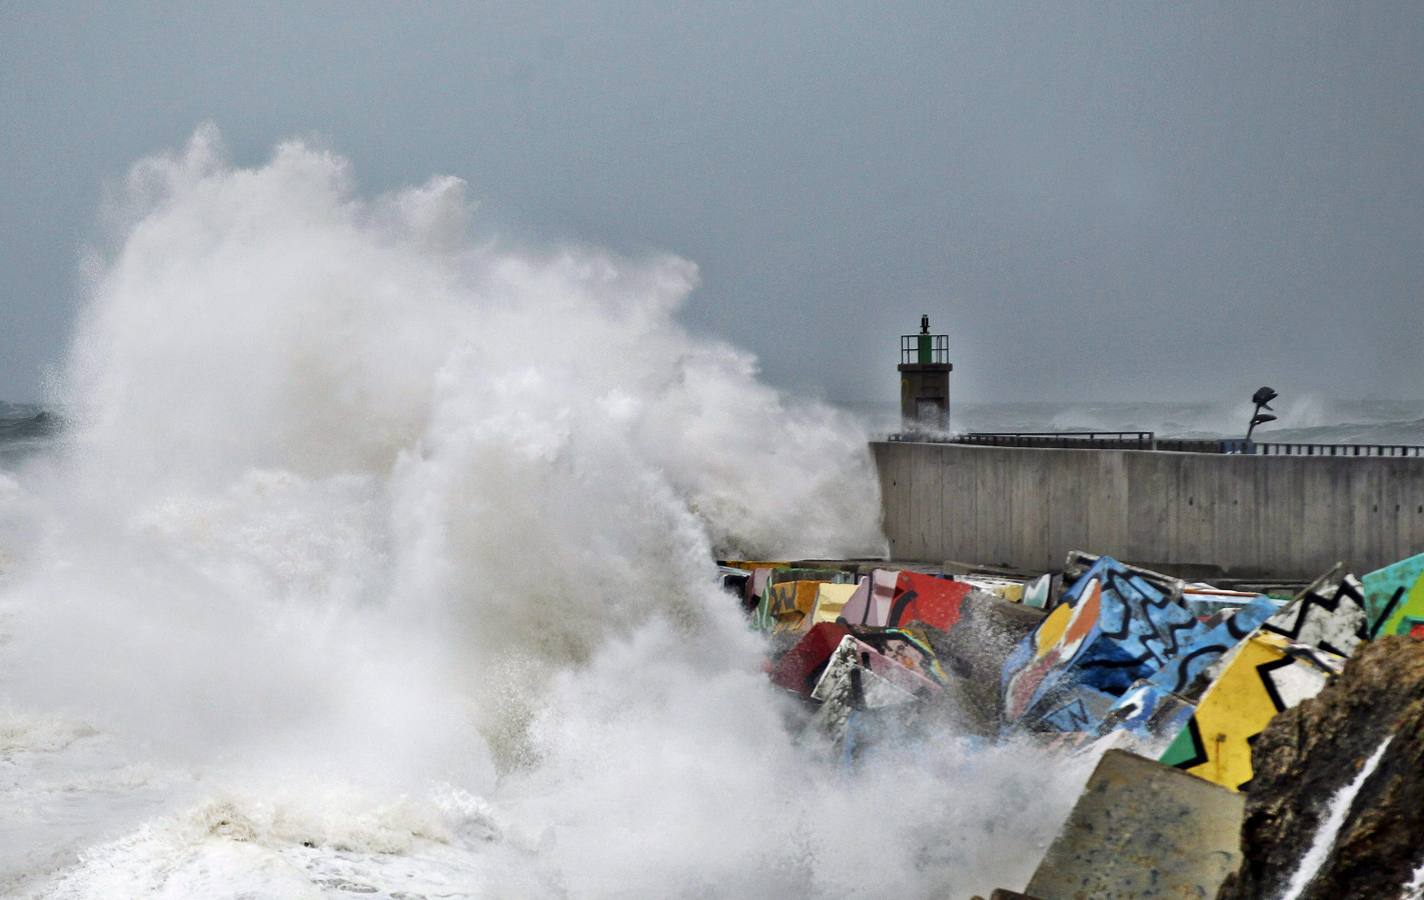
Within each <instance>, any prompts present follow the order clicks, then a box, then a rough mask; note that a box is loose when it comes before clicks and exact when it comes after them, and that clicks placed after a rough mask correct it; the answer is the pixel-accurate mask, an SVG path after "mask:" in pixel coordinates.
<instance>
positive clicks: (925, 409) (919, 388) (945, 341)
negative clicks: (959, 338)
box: [900, 315, 954, 434]
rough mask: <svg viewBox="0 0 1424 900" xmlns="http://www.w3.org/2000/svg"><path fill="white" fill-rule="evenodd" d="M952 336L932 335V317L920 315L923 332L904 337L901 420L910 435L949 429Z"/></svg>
mask: <svg viewBox="0 0 1424 900" xmlns="http://www.w3.org/2000/svg"><path fill="white" fill-rule="evenodd" d="M953 369H954V366H952V365H950V362H949V335H947V334H930V317H929V316H928V315H923V316H920V333H919V334H906V335H901V336H900V421H901V427H902V428H904V430H905V431H906V432H907V433H909V434H924V433H927V432H940V433H944V432H948V431H949V373H950V372H951V371H952V370H953Z"/></svg>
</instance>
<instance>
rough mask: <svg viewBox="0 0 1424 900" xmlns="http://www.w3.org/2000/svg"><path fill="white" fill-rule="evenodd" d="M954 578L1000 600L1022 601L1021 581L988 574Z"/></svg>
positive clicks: (1022, 585)
mask: <svg viewBox="0 0 1424 900" xmlns="http://www.w3.org/2000/svg"><path fill="white" fill-rule="evenodd" d="M954 580H955V581H962V582H964V583H965V584H967V585H969V586H970V587H972V588H974V589H975V590H977V591H983V592H984V593H986V594H992V595H993V596H995V597H998V598H999V599H1000V600H1007V601H1008V602H1010V603H1021V602H1023V598H1024V583H1023V582H1022V581H1011V580H1010V579H1007V578H995V577H993V576H990V575H964V576H956V577H955V579H954Z"/></svg>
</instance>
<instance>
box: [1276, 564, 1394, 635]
mask: <svg viewBox="0 0 1424 900" xmlns="http://www.w3.org/2000/svg"><path fill="white" fill-rule="evenodd" d="M1260 630H1261V631H1265V632H1270V633H1272V634H1278V635H1280V636H1281V637H1283V638H1285V639H1286V640H1287V641H1290V642H1291V643H1295V644H1306V645H1308V646H1311V647H1318V648H1319V649H1321V650H1324V651H1326V652H1327V653H1333V654H1335V655H1337V656H1349V655H1350V654H1351V653H1354V652H1355V648H1356V647H1358V646H1359V645H1360V642H1361V641H1364V640H1367V639H1368V638H1369V615H1368V614H1367V613H1366V612H1365V594H1364V588H1363V586H1362V585H1361V584H1360V580H1359V579H1358V578H1356V577H1355V576H1354V575H1342V574H1340V573H1339V569H1338V567H1337V569H1336V571H1334V572H1331V573H1329V574H1327V575H1323V576H1321V577H1320V578H1319V579H1317V580H1316V581H1315V583H1314V584H1312V585H1311V586H1310V587H1308V588H1306V589H1305V590H1304V591H1302V592H1301V594H1300V595H1299V596H1297V597H1296V598H1295V599H1294V600H1292V601H1291V602H1290V603H1289V604H1287V605H1286V606H1285V607H1283V608H1282V609H1281V610H1280V611H1279V612H1277V613H1276V614H1275V615H1273V616H1271V617H1270V618H1269V619H1267V620H1266V621H1265V622H1264V623H1262V625H1261V629H1260Z"/></svg>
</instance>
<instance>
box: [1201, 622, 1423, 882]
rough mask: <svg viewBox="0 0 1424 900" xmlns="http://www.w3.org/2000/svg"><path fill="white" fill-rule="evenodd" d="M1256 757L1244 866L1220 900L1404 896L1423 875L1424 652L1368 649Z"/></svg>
mask: <svg viewBox="0 0 1424 900" xmlns="http://www.w3.org/2000/svg"><path fill="white" fill-rule="evenodd" d="M1387 738H1388V739H1389V743H1388V746H1385V747H1384V750H1383V753H1382V754H1381V755H1380V756H1379V757H1378V759H1377V760H1376V764H1375V767H1374V768H1373V770H1369V769H1368V767H1367V766H1366V761H1367V760H1368V759H1370V758H1371V757H1373V756H1374V755H1375V754H1376V753H1378V752H1379V751H1380V748H1381V746H1382V745H1383V744H1384V742H1385V740H1386V739H1387ZM1251 756H1252V764H1253V766H1254V768H1255V778H1254V779H1253V780H1252V782H1251V791H1250V793H1249V794H1248V795H1247V797H1246V817H1245V821H1244V822H1243V824H1242V829H1241V847H1242V849H1243V851H1244V853H1245V860H1244V861H1243V863H1242V865H1241V868H1240V870H1239V871H1238V872H1237V873H1236V874H1235V875H1234V876H1232V877H1231V878H1230V879H1228V881H1227V882H1226V884H1225V885H1224V886H1223V887H1222V890H1221V893H1220V894H1219V895H1218V896H1219V897H1220V898H1222V900H1238V898H1241V900H1244V898H1248V897H1278V896H1281V895H1282V894H1283V893H1286V888H1287V887H1291V886H1293V887H1294V888H1296V889H1297V890H1298V893H1297V891H1295V890H1293V891H1291V892H1289V893H1291V894H1293V895H1295V896H1298V897H1300V898H1302V900H1336V898H1341V897H1402V896H1405V894H1404V890H1403V888H1404V886H1405V885H1407V884H1409V883H1410V880H1411V879H1412V878H1413V877H1414V873H1416V872H1418V871H1420V870H1421V868H1424V840H1421V835H1424V777H1421V775H1420V773H1421V772H1424V643H1421V642H1419V641H1417V640H1414V639H1413V638H1409V637H1385V638H1381V639H1379V640H1377V641H1372V642H1370V643H1367V644H1365V645H1364V646H1363V647H1361V648H1360V649H1359V650H1358V651H1356V653H1355V655H1354V656H1353V657H1351V659H1350V661H1349V662H1348V663H1346V665H1345V671H1344V674H1343V675H1341V676H1340V678H1339V679H1338V680H1337V681H1336V682H1335V683H1334V684H1332V685H1330V686H1329V687H1327V688H1325V690H1323V691H1322V692H1321V693H1320V694H1319V695H1318V696H1317V697H1315V698H1314V699H1312V700H1306V701H1304V702H1303V703H1301V704H1300V705H1298V706H1296V707H1295V708H1294V709H1290V710H1287V711H1286V712H1283V713H1281V714H1280V715H1278V716H1276V718H1275V719H1274V720H1273V721H1272V722H1271V724H1270V726H1269V727H1268V728H1267V729H1266V730H1265V731H1264V732H1262V733H1261V735H1260V737H1258V738H1257V739H1256V741H1255V744H1254V746H1253V748H1252V753H1251ZM1361 775H1364V776H1365V777H1364V778H1363V780H1360V776H1361ZM1356 782H1358V783H1356ZM1351 787H1353V788H1356V789H1357V792H1356V793H1355V794H1354V795H1353V796H1349V791H1348V788H1351ZM1332 807H1336V808H1337V809H1338V812H1343V813H1344V815H1343V819H1342V820H1340V821H1339V830H1338V832H1336V833H1335V835H1334V837H1333V841H1331V836H1330V835H1329V834H1324V835H1322V826H1323V825H1324V824H1325V823H1326V822H1327V821H1328V819H1329V814H1330V812H1331V808H1332ZM1338 812H1337V814H1338ZM1322 838H1324V840H1323V841H1322ZM1318 842H1320V843H1321V846H1319V847H1318V850H1319V854H1320V855H1319V856H1317V857H1316V858H1315V859H1314V860H1312V861H1311V862H1310V863H1308V864H1307V865H1308V868H1307V869H1306V870H1305V871H1304V872H1302V871H1301V869H1302V861H1303V858H1305V857H1307V855H1308V854H1309V851H1310V849H1311V848H1312V846H1313V845H1316V844H1317V843H1318ZM1317 864H1318V868H1317V867H1316V866H1317Z"/></svg>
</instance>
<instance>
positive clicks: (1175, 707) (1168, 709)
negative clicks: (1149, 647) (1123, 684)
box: [1097, 681, 1196, 757]
mask: <svg viewBox="0 0 1424 900" xmlns="http://www.w3.org/2000/svg"><path fill="white" fill-rule="evenodd" d="M1195 710H1196V705H1195V704H1194V703H1192V702H1191V701H1189V700H1187V699H1185V698H1183V697H1181V696H1179V695H1177V694H1173V693H1172V692H1170V691H1167V690H1163V689H1162V688H1161V687H1160V686H1158V685H1156V684H1153V683H1152V682H1150V681H1139V682H1138V683H1137V684H1135V685H1133V686H1132V687H1131V688H1130V689H1129V690H1128V692H1127V693H1126V694H1123V695H1122V696H1121V697H1119V698H1118V701H1117V703H1115V704H1113V706H1112V708H1111V709H1109V710H1108V711H1107V713H1106V714H1104V715H1103V718H1102V720H1101V721H1100V722H1099V723H1098V727H1097V733H1098V734H1099V735H1106V734H1109V733H1112V732H1125V733H1127V734H1129V735H1131V736H1132V738H1133V739H1134V740H1133V744H1134V747H1136V748H1137V750H1138V752H1139V753H1144V754H1147V755H1151V756H1153V757H1158V756H1161V755H1162V753H1163V752H1164V751H1165V750H1166V749H1167V748H1168V747H1169V746H1171V743H1172V741H1173V740H1174V739H1176V737H1177V735H1178V734H1181V732H1182V729H1183V728H1186V727H1187V721H1188V720H1189V719H1190V718H1191V717H1192V713H1193V712H1194V711H1195Z"/></svg>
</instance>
